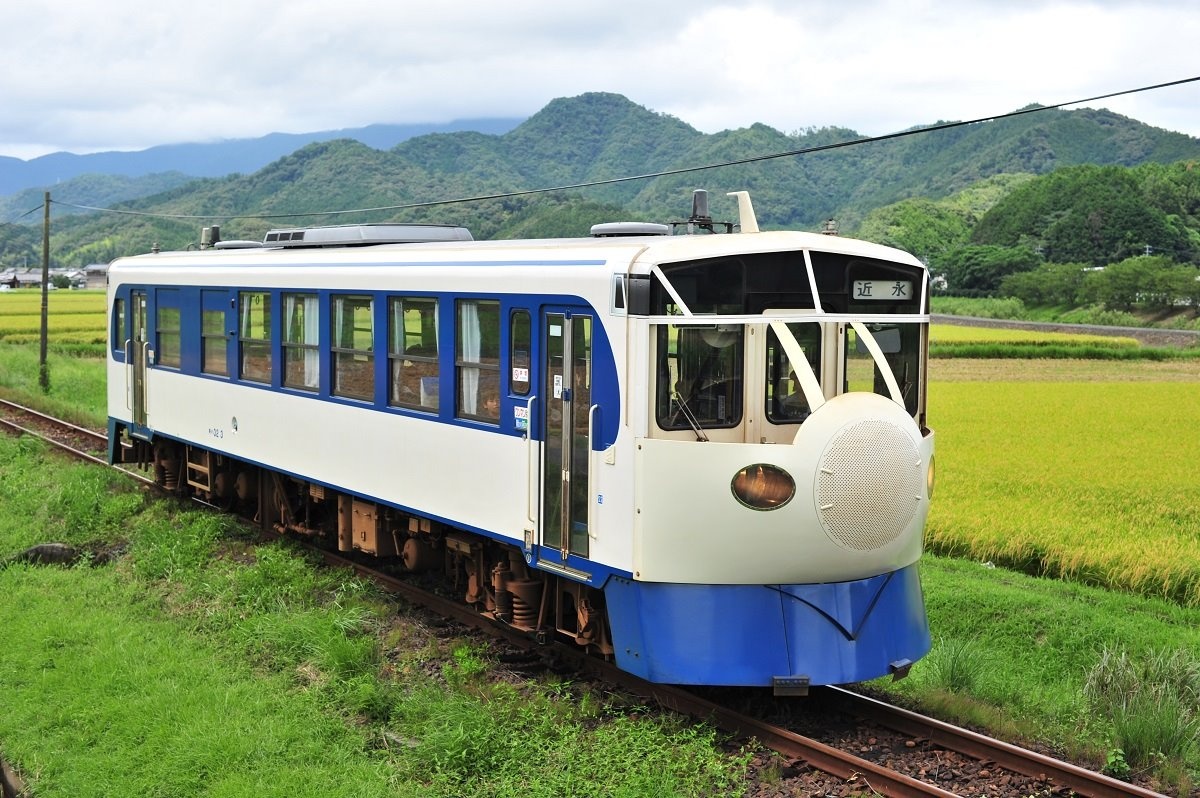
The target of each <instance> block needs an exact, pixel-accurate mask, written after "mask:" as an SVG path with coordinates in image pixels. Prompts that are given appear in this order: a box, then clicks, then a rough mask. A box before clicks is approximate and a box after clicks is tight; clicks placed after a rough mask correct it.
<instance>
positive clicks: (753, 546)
mask: <svg viewBox="0 0 1200 798" xmlns="http://www.w3.org/2000/svg"><path fill="white" fill-rule="evenodd" d="M744 205H745V206H748V201H744ZM703 226H705V227H709V225H703ZM742 228H743V232H740V233H735V234H727V235H726V234H715V235H714V234H704V235H664V234H660V233H663V232H666V231H667V230H668V228H666V227H665V226H663V227H661V228H660V227H657V226H621V225H617V226H604V225H602V226H599V230H598V232H599V233H601V235H600V236H599V237H592V238H587V239H561V240H558V239H556V240H536V241H472V240H470V236H469V234H468V233H466V231H465V230H462V229H461V228H447V227H433V226H399V225H383V226H361V227H337V228H311V229H307V230H301V229H298V230H288V231H276V232H272V233H270V234H268V236H267V240H266V241H265V242H264V244H263V245H262V246H255V247H253V248H249V247H245V248H244V247H228V248H222V247H220V246H218V247H216V248H206V249H202V250H198V251H190V252H163V253H152V254H148V255H143V256H138V257H131V258H122V259H120V260H117V261H115V262H114V263H113V264H112V266H111V268H110V270H109V273H108V279H109V309H110V313H111V322H110V324H111V330H110V339H111V345H110V347H109V355H108V364H109V375H108V376H109V379H108V392H109V396H108V399H109V433H110V459H111V460H113V461H122V462H140V463H145V464H150V465H152V466H153V467H154V469H155V473H156V476H157V478H158V479H159V481H160V482H161V483H162V484H163V485H165V486H167V487H168V488H171V489H174V490H177V491H179V492H180V493H184V494H190V495H195V496H197V497H199V498H202V499H204V500H207V501H210V502H212V503H215V504H221V505H225V506H232V505H235V504H236V505H239V506H240V507H242V509H245V510H249V511H251V512H253V513H254V514H255V515H256V517H258V518H259V519H260V520H261V521H262V523H264V524H266V525H269V526H272V527H275V528H277V529H280V530H284V531H289V532H293V533H299V534H307V535H314V536H319V537H324V538H326V539H327V540H329V541H330V542H331V543H336V545H337V546H338V547H339V548H340V549H342V550H345V551H350V550H357V551H359V552H361V553H363V554H367V555H375V556H379V557H385V558H386V557H395V558H397V560H398V561H402V562H403V563H404V565H405V566H406V567H408V568H411V569H413V570H421V569H445V571H446V573H447V574H448V575H449V576H450V578H452V579H454V580H456V582H457V583H458V584H459V585H460V586H461V587H462V589H463V590H464V595H465V598H466V600H467V601H468V602H471V603H472V604H475V605H477V606H478V607H479V608H480V609H481V610H482V611H485V612H488V613H491V614H493V615H495V616H496V617H497V618H500V619H502V620H503V621H505V622H508V623H510V624H512V625H514V626H518V627H520V628H523V629H527V630H529V631H531V632H535V633H545V634H561V635H566V636H569V637H572V638H574V639H575V640H576V642H578V643H579V644H581V645H586V646H588V647H589V648H592V649H594V650H596V651H598V652H600V653H601V654H603V655H605V656H610V657H612V658H613V659H615V661H616V663H617V664H618V665H619V666H620V667H621V668H623V669H625V670H627V671H630V672H632V673H635V674H638V675H640V676H643V677H645V678H647V679H649V680H652V681H657V682H666V683H682V684H712V685H759V686H774V687H775V689H776V691H777V692H781V693H784V692H796V691H802V690H803V689H804V688H805V687H806V686H807V685H809V684H813V685H817V684H833V683H847V682H854V681H860V680H864V679H869V678H873V677H877V676H881V675H886V674H888V673H893V674H903V673H905V672H907V669H908V667H909V666H910V665H911V663H912V662H914V661H915V660H917V659H918V658H920V657H921V656H923V655H924V654H925V653H926V652H927V651H928V649H929V645H930V639H929V632H928V627H927V624H926V618H925V611H924V604H923V598H922V593H921V587H920V583H919V579H918V573H917V568H918V561H919V559H920V555H921V550H922V533H923V528H924V523H925V517H926V513H927V510H928V506H929V498H930V493H931V491H932V484H933V433H932V432H931V431H930V430H929V429H928V428H927V426H926V419H925V403H926V390H925V386H926V352H927V341H928V321H929V317H928V304H927V303H928V299H927V289H928V277H927V273H926V270H925V268H924V267H923V265H922V264H921V263H920V262H919V261H918V260H916V259H915V258H913V257H912V256H910V255H908V254H907V253H904V252H901V251H898V250H894V249H890V248H885V247H882V246H878V245H873V244H869V243H866V242H862V241H856V240H851V239H846V238H842V237H837V236H829V235H819V234H810V233H800V232H758V231H757V230H756V228H755V225H754V223H753V220H752V216H750V217H749V220H748V221H746V220H744V221H743V225H742ZM385 242H386V243H385Z"/></svg>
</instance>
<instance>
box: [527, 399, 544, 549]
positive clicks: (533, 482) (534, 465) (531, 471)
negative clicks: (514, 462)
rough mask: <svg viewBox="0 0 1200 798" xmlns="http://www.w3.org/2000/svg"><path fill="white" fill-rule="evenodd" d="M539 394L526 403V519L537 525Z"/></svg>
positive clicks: (539, 481)
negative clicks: (536, 404) (536, 413)
mask: <svg viewBox="0 0 1200 798" xmlns="http://www.w3.org/2000/svg"><path fill="white" fill-rule="evenodd" d="M536 401H537V394H532V395H531V396H530V397H529V400H528V401H526V402H525V476H526V477H528V478H529V487H528V488H526V490H525V518H526V520H527V521H529V523H531V524H534V525H535V526H536V524H537V508H536V506H535V505H536V504H537V500H536V499H535V498H534V496H536V495H538V494H539V493H540V491H541V487H542V470H541V460H540V458H539V459H535V458H534V457H533V448H534V447H533V403H534V402H536Z"/></svg>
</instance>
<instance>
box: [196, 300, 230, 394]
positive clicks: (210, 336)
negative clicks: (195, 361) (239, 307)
mask: <svg viewBox="0 0 1200 798" xmlns="http://www.w3.org/2000/svg"><path fill="white" fill-rule="evenodd" d="M200 305H201V308H200V371H201V372H202V373H204V374H214V375H216V376H218V377H227V376H229V338H228V337H227V336H226V334H225V311H226V310H227V309H228V307H229V294H228V293H227V292H225V291H201V292H200Z"/></svg>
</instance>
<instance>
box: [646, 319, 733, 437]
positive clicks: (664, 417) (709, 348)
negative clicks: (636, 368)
mask: <svg viewBox="0 0 1200 798" xmlns="http://www.w3.org/2000/svg"><path fill="white" fill-rule="evenodd" d="M744 335H745V332H744V328H743V327H742V326H740V325H728V326H726V325H717V324H714V325H710V326H706V327H692V326H676V325H674V324H662V325H659V326H658V342H657V343H658V357H657V369H656V371H657V375H658V376H657V385H656V389H655V396H656V401H655V417H656V419H657V421H658V425H659V426H660V427H661V428H663V429H665V430H676V429H692V430H696V429H697V427H699V428H700V429H711V428H714V427H734V426H737V425H738V424H739V423H741V420H742V395H743V391H742V380H743V378H742V360H743V350H744V341H743V337H744Z"/></svg>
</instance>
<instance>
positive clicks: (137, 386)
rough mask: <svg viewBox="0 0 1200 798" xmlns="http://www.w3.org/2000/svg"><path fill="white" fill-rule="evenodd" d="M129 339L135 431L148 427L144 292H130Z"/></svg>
mask: <svg viewBox="0 0 1200 798" xmlns="http://www.w3.org/2000/svg"><path fill="white" fill-rule="evenodd" d="M129 306H130V313H129V317H130V328H131V329H130V337H129V338H128V339H127V340H126V341H125V362H126V368H127V369H128V375H129V376H128V378H127V379H128V380H129V392H130V394H131V410H132V411H133V426H134V429H135V430H136V429H138V428H142V429H144V428H145V426H146V367H147V365H148V361H149V359H150V336H149V329H148V327H149V324H148V320H149V312H148V309H147V303H146V292H145V291H131V292H130V295H129Z"/></svg>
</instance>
